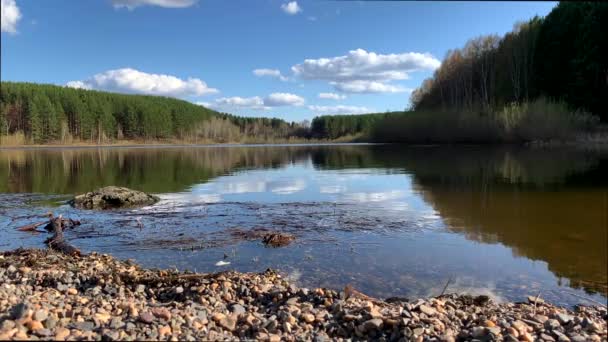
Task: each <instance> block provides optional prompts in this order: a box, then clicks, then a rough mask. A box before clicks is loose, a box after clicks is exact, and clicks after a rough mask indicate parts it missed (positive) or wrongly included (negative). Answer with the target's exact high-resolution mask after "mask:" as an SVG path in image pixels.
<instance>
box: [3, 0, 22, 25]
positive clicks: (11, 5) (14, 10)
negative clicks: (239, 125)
mask: <svg viewBox="0 0 608 342" xmlns="http://www.w3.org/2000/svg"><path fill="white" fill-rule="evenodd" d="M19 19H21V11H19V7H17V3H16V2H15V0H1V1H0V20H2V21H1V24H0V31H2V32H8V33H17V22H18V21H19Z"/></svg>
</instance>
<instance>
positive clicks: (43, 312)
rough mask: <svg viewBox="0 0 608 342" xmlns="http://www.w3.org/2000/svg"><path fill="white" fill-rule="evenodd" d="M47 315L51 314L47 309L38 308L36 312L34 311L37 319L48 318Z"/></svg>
mask: <svg viewBox="0 0 608 342" xmlns="http://www.w3.org/2000/svg"><path fill="white" fill-rule="evenodd" d="M47 317H49V314H48V313H47V312H46V310H42V309H40V310H36V312H35V313H34V319H35V320H37V321H40V322H42V321H44V320H45V319H47Z"/></svg>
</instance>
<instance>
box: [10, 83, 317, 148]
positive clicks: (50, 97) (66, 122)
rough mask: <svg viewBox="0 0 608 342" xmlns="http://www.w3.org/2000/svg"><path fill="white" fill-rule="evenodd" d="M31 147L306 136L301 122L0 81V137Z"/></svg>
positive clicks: (147, 98) (169, 101)
mask: <svg viewBox="0 0 608 342" xmlns="http://www.w3.org/2000/svg"><path fill="white" fill-rule="evenodd" d="M14 134H22V135H24V136H25V138H26V139H27V141H29V142H33V143H47V142H63V143H71V142H73V141H82V142H85V141H90V142H97V143H102V142H108V141H113V140H123V139H126V140H130V139H134V140H137V139H161V140H162V139H180V140H185V141H191V142H196V141H201V142H204V141H211V142H237V141H241V140H242V139H244V138H248V137H255V138H261V139H288V138H290V137H303V136H304V135H306V134H307V129H306V123H294V122H291V123H289V122H286V121H284V120H281V119H269V118H244V117H238V116H234V115H230V114H227V113H219V112H216V111H214V110H211V109H208V108H205V107H203V106H199V105H195V104H193V103H190V102H187V101H183V100H178V99H174V98H168V97H159V96H147V95H127V94H116V93H109V92H102V91H94V90H84V89H74V88H68V87H61V86H56V85H47V84H35V83H21V82H1V83H0V136H2V135H4V136H10V135H14Z"/></svg>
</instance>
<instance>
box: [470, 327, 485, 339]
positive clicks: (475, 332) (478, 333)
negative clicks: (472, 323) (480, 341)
mask: <svg viewBox="0 0 608 342" xmlns="http://www.w3.org/2000/svg"><path fill="white" fill-rule="evenodd" d="M485 335H486V329H485V328H484V327H473V329H471V336H473V337H474V338H480V337H482V336H485Z"/></svg>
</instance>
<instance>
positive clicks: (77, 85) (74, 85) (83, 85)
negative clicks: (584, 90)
mask: <svg viewBox="0 0 608 342" xmlns="http://www.w3.org/2000/svg"><path fill="white" fill-rule="evenodd" d="M66 86H67V87H70V88H77V89H92V88H91V86H90V85H88V84H86V83H84V82H82V81H70V82H68V83H66Z"/></svg>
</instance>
